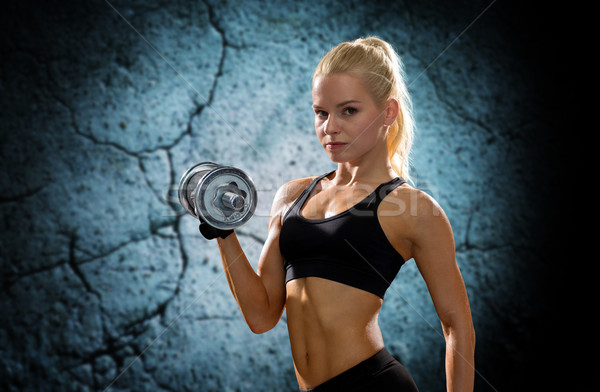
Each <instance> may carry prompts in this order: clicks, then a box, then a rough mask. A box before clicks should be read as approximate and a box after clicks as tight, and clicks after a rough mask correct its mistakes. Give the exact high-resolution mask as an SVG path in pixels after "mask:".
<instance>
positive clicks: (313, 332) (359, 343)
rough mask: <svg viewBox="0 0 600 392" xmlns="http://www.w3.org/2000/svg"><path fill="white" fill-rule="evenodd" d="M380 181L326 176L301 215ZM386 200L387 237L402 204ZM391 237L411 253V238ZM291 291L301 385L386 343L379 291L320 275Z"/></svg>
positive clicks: (363, 192) (350, 201)
mask: <svg viewBox="0 0 600 392" xmlns="http://www.w3.org/2000/svg"><path fill="white" fill-rule="evenodd" d="M311 180H312V178H308V179H303V180H299V181H303V182H305V184H302V185H303V186H300V188H303V187H306V186H307V185H308V183H309V182H310V181H311ZM377 185H378V184H370V185H364V186H355V187H352V188H346V189H342V188H336V187H335V186H332V185H331V184H330V183H328V180H327V179H325V180H323V181H321V182H320V183H319V184H317V186H316V188H315V189H314V190H313V192H312V194H311V196H310V197H309V198H308V200H307V201H306V203H305V204H304V206H303V208H302V209H301V215H302V216H303V217H305V218H307V219H322V218H327V217H329V216H333V215H336V214H338V213H340V212H342V211H345V210H347V209H348V208H350V207H352V206H353V205H355V204H356V203H358V202H359V201H360V200H362V199H363V198H364V197H365V196H367V195H368V194H369V193H370V192H371V191H372V190H373V189H374V188H375V187H376V186H377ZM405 187H406V185H404V186H401V187H399V188H398V189H396V190H394V191H393V193H394V194H395V195H401V194H402V192H403V190H404V188H405ZM390 195H391V194H390ZM390 195H388V196H390ZM393 199H394V198H390V200H393ZM396 199H397V197H396ZM387 200H388V198H386V199H384V201H383V202H382V203H381V204H380V206H379V208H378V217H379V221H380V224H381V226H382V228H383V229H384V232H385V233H386V235H387V234H388V233H390V236H388V238H398V236H397V235H396V234H397V233H396V232H397V229H396V228H395V226H396V225H397V223H394V222H397V219H393V218H394V216H396V217H397V216H398V213H397V212H398V211H399V206H398V203H391V202H389V201H387ZM386 201H387V202H386ZM389 212H394V213H389ZM386 228H387V229H386ZM392 231H394V233H393V237H392ZM390 243H391V244H392V245H393V246H394V248H395V249H396V250H397V251H398V252H399V253H400V254H402V255H405V254H407V255H408V254H409V253H410V243H409V242H408V241H405V240H396V241H390ZM403 252H404V253H403ZM405 257H406V256H405ZM406 259H407V258H406ZM407 260H408V259H407ZM286 291H287V294H286V312H287V325H288V330H289V336H290V342H291V348H292V356H293V359H294V366H295V369H296V375H297V379H298V382H299V385H300V387H301V388H302V389H308V388H313V387H315V386H317V385H319V384H321V383H323V382H325V381H327V380H328V379H330V378H332V377H334V376H336V375H338V374H340V373H342V372H343V371H345V370H347V369H349V368H351V367H353V366H354V365H356V364H358V363H360V362H361V361H363V360H365V359H367V358H369V357H371V356H372V355H374V354H375V353H377V352H378V351H379V350H381V349H382V348H383V347H384V343H383V338H382V335H381V331H380V329H379V324H378V315H379V310H380V309H381V305H382V302H383V301H382V299H381V298H379V297H378V296H376V295H374V294H372V293H369V292H366V291H363V290H360V289H357V288H354V287H351V286H348V285H345V284H342V283H337V282H334V281H331V280H326V279H322V278H318V277H307V278H300V279H294V280H291V281H289V282H288V283H287V285H286Z"/></svg>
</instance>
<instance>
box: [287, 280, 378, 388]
mask: <svg viewBox="0 0 600 392" xmlns="http://www.w3.org/2000/svg"><path fill="white" fill-rule="evenodd" d="M286 290H287V299H286V314H287V325H288V331H289V336H290V343H291V348H292V357H293V360H294V367H295V370H296V376H297V379H298V384H299V386H300V388H302V389H308V388H314V387H315V386H317V385H319V384H321V383H323V382H325V381H327V380H329V379H330V378H332V377H335V376H336V375H338V374H340V373H342V372H343V371H345V370H348V369H350V368H351V367H353V366H355V365H357V364H358V363H360V362H362V361H363V360H365V359H367V358H369V357H371V356H372V355H374V354H376V353H377V352H378V351H379V350H381V349H382V348H383V338H382V336H381V331H380V329H379V324H378V322H377V318H378V315H379V310H380V309H381V304H382V299H381V298H379V297H378V296H376V295H374V294H371V293H369V292H366V291H363V290H360V289H357V288H354V287H350V286H347V285H344V284H341V283H337V282H333V281H330V280H326V279H322V278H317V277H308V278H300V279H294V280H292V281H289V282H288V283H287V285H286Z"/></svg>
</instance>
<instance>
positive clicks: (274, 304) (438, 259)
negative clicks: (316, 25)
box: [217, 75, 475, 391]
mask: <svg viewBox="0 0 600 392" xmlns="http://www.w3.org/2000/svg"><path fill="white" fill-rule="evenodd" d="M349 102H351V106H349V104H348V103H349ZM313 103H314V107H315V129H316V132H317V137H318V138H319V141H320V142H321V144H322V145H323V147H324V149H325V151H326V152H327V154H328V155H329V157H330V159H331V160H332V161H334V162H337V163H338V168H337V170H336V172H334V173H333V174H332V175H330V176H329V177H328V178H324V179H322V180H321V181H320V182H319V183H318V184H317V186H316V187H315V189H314V190H313V192H312V194H311V195H310V197H309V198H308V199H307V201H306V203H305V205H304V207H303V208H302V210H301V214H302V215H303V216H304V217H305V218H308V219H320V218H324V217H329V216H333V215H336V214H339V213H340V212H342V211H345V210H347V209H348V208H350V207H352V206H353V205H355V204H357V203H358V202H359V201H360V200H362V199H363V198H364V197H365V196H367V195H368V194H369V193H370V192H372V191H373V190H374V189H375V187H376V186H377V185H379V184H381V183H383V182H386V181H389V180H391V179H392V178H394V177H396V175H395V173H394V172H393V170H392V169H391V167H390V164H389V161H388V159H387V152H386V148H387V147H386V144H385V132H386V130H387V126H389V125H390V124H391V122H392V121H393V120H394V119H395V116H397V109H398V107H397V102H396V101H395V100H389V101H388V102H387V103H386V105H384V106H383V107H381V106H378V105H376V104H375V103H374V102H373V101H372V100H370V95H369V94H368V93H367V92H366V90H365V89H364V88H363V86H362V83H360V81H359V80H358V79H356V78H354V77H352V76H349V75H332V76H326V77H322V79H321V80H319V78H317V79H316V81H315V84H314V86H313ZM331 142H339V143H342V144H341V145H340V146H341V147H337V148H331V147H330V143H331ZM344 143H345V144H344ZM313 178H314V177H310V178H303V179H298V180H293V181H290V182H288V183H286V184H284V185H283V186H282V187H281V188H280V189H279V190H278V192H277V194H276V196H275V200H274V202H273V205H272V209H271V218H270V220H269V231H268V237H267V240H266V242H265V244H264V247H263V250H262V252H261V255H260V258H259V262H258V268H257V271H256V272H255V271H254V270H253V268H252V266H251V265H250V263H249V262H248V260H247V259H246V257H245V255H244V253H243V250H242V249H241V247H240V245H239V242H238V240H237V237H236V236H235V233H234V234H232V235H230V236H229V237H227V238H226V239H220V238H219V239H217V242H218V245H219V250H220V252H221V257H222V260H223V266H224V269H225V272H226V276H227V280H228V282H229V285H230V288H231V291H232V293H233V295H234V297H235V299H236V301H237V302H238V305H239V307H240V309H241V311H242V314H243V316H244V318H245V320H246V322H247V323H248V325H249V327H250V329H251V330H252V331H253V332H255V333H263V332H266V331H268V330H270V329H271V328H273V327H274V326H275V325H276V324H277V322H278V321H279V319H280V318H281V315H282V314H283V311H284V309H285V310H286V312H287V325H288V331H289V336H290V343H291V348H292V357H293V360H294V367H295V370H296V376H297V379H298V384H299V386H300V388H303V389H308V388H313V387H315V386H317V385H319V384H321V383H323V382H324V381H326V380H328V379H330V378H332V377H334V376H336V375H337V374H339V373H341V372H343V371H344V370H347V369H349V368H351V367H352V366H354V365H356V364H358V363H359V362H361V361H363V360H365V359H367V358H369V357H370V356H372V355H373V354H375V353H376V352H378V351H379V350H381V349H382V348H383V347H384V342H383V338H382V335H381V332H380V329H379V325H378V315H379V311H380V308H381V305H382V300H381V299H380V298H379V297H377V296H375V295H374V294H371V293H369V292H366V291H362V290H359V289H356V288H353V287H350V286H347V285H344V284H341V283H337V282H333V281H329V280H325V279H321V278H317V277H308V278H302V279H296V280H292V281H290V282H288V283H287V285H286V284H285V283H284V282H285V272H284V269H283V265H284V260H283V257H282V255H281V252H280V249H279V233H280V230H281V226H282V218H283V216H284V214H285V212H286V211H287V210H288V209H289V207H290V206H291V204H292V203H293V202H294V201H295V200H296V199H297V197H298V196H299V195H300V193H301V192H302V190H303V189H304V188H306V186H307V185H308V184H309V183H310V181H311V180H312V179H313ZM378 219H379V222H380V224H381V227H382V229H383V231H384V233H385V235H386V237H387V238H388V240H389V241H390V243H391V244H392V246H393V247H394V248H395V249H396V250H397V251H398V252H399V253H400V254H401V255H402V256H403V258H404V259H405V260H409V259H411V258H412V259H414V261H415V263H416V265H417V267H418V269H419V271H420V272H421V275H422V276H423V279H424V280H425V282H426V284H427V287H428V289H429V292H430V295H431V298H432V300H433V303H434V306H435V308H436V311H437V314H438V316H439V318H440V322H441V324H442V329H443V332H444V336H445V338H446V375H447V390H448V391H472V390H473V378H474V345H475V335H474V331H473V325H472V321H471V315H470V309H469V301H468V298H467V294H466V290H465V287H464V283H463V280H462V277H461V274H460V271H459V269H458V266H457V263H456V258H455V253H454V239H453V235H452V230H451V227H450V224H449V222H448V219H447V217H446V215H445V214H444V212H443V210H442V209H441V208H440V206H439V205H438V204H437V203H436V202H435V201H434V200H433V199H432V198H431V197H429V196H428V195H426V194H425V193H423V192H421V191H419V190H416V189H414V188H412V187H410V186H409V185H407V184H404V185H402V186H400V187H398V188H396V189H395V190H394V191H392V192H391V193H390V194H389V195H388V196H387V197H386V198H385V199H384V200H383V202H382V203H381V204H380V206H379V209H378Z"/></svg>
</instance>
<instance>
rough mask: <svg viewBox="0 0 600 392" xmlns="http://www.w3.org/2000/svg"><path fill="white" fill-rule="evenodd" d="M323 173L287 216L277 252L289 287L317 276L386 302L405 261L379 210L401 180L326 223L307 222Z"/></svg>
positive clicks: (321, 220)
mask: <svg viewBox="0 0 600 392" xmlns="http://www.w3.org/2000/svg"><path fill="white" fill-rule="evenodd" d="M332 173H333V171H332V172H330V173H327V174H323V175H321V176H319V177H317V178H315V179H314V180H312V182H311V183H310V184H309V185H308V186H307V187H306V188H305V189H304V191H303V192H302V193H301V194H300V196H299V197H298V199H296V201H295V202H294V203H293V204H292V206H291V208H290V209H289V210H288V211H287V213H286V214H285V216H284V217H283V223H282V227H281V233H280V235H279V247H280V250H281V254H282V255H283V258H284V261H285V262H284V267H285V271H286V272H285V282H286V283H287V282H289V281H290V280H293V279H298V278H305V277H309V276H316V277H320V278H324V279H329V280H333V281H336V282H340V283H344V284H347V285H349V286H352V287H356V288H359V289H362V290H366V291H368V292H370V293H373V294H375V295H377V296H379V297H381V298H383V296H384V294H385V292H386V290H387V289H388V287H389V285H390V284H391V282H392V280H394V278H395V277H396V275H397V274H398V271H399V270H400V267H401V266H402V264H404V262H405V260H404V258H402V256H401V255H400V254H399V253H398V252H397V251H396V249H394V247H393V246H392V244H390V242H389V240H388V239H387V237H386V236H385V233H384V232H383V229H382V228H381V225H380V224H379V219H378V218H377V207H378V206H379V204H380V203H381V201H382V200H383V198H384V197H385V196H387V195H388V194H389V193H390V192H391V191H392V190H394V189H395V188H396V187H398V186H400V185H402V184H403V183H405V182H406V181H404V179H402V178H401V177H396V178H394V179H393V180H390V181H388V182H385V183H383V184H380V185H379V186H378V187H377V188H376V189H375V190H374V191H373V192H371V193H370V194H369V195H368V196H367V197H365V198H364V199H363V200H361V201H360V202H359V203H358V204H356V205H355V206H353V207H351V208H349V209H347V210H346V211H344V212H341V213H339V214H337V215H334V216H331V217H327V218H323V219H307V218H304V217H303V216H302V215H300V210H301V209H302V206H303V205H304V203H305V202H306V199H307V198H308V196H309V195H310V193H311V192H312V190H313V189H314V188H315V186H316V185H317V183H318V182H319V181H320V180H321V179H323V178H324V177H326V176H328V175H330V174H332Z"/></svg>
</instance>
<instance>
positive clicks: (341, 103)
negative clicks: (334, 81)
mask: <svg viewBox="0 0 600 392" xmlns="http://www.w3.org/2000/svg"><path fill="white" fill-rule="evenodd" d="M351 103H360V101H359V100H357V99H350V100H348V101H344V102H340V103H338V104H337V105H336V107H338V108H339V107H342V106H346V105H348V104H351ZM313 107H314V108H320V106H319V105H315V104H313Z"/></svg>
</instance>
